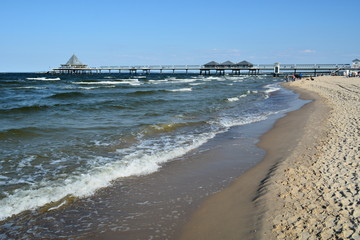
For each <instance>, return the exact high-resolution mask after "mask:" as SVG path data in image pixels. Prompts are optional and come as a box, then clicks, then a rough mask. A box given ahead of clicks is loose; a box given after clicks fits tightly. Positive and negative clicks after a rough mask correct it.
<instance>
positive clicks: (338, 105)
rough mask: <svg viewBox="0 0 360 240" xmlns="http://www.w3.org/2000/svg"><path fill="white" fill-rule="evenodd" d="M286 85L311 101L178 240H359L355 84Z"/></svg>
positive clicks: (358, 90)
mask: <svg viewBox="0 0 360 240" xmlns="http://www.w3.org/2000/svg"><path fill="white" fill-rule="evenodd" d="M285 86H286V87H288V88H291V89H293V90H295V91H297V92H298V93H300V94H301V97H302V98H304V99H311V100H315V101H313V102H311V103H309V104H306V105H305V106H304V107H302V108H301V109H300V110H297V111H294V112H291V113H289V114H288V115H287V116H286V117H284V118H282V119H280V120H279V121H277V123H276V124H275V125H274V127H273V128H272V130H270V131H269V132H268V133H266V134H265V135H264V136H263V137H262V138H261V141H260V143H259V147H261V148H263V149H265V150H266V151H267V154H266V156H265V158H264V160H263V161H262V162H260V163H258V164H257V165H256V166H255V167H254V168H252V169H250V170H249V171H247V172H246V173H245V174H244V175H242V176H241V177H240V178H239V179H237V180H236V181H234V183H233V184H232V185H231V186H230V187H228V188H226V189H225V190H224V191H221V192H219V193H217V194H215V195H213V196H212V197H210V198H209V199H207V200H206V201H205V202H204V203H203V204H202V205H201V206H200V208H199V209H198V210H197V211H196V212H195V213H194V214H193V216H192V218H191V220H190V221H189V223H188V224H187V225H186V226H185V228H184V231H183V234H182V239H360V227H359V222H360V210H359V209H360V207H359V204H360V197H359V182H360V181H359V178H358V173H357V169H358V168H359V153H358V152H359V142H360V140H359V125H360V120H359V115H360V114H359V113H360V105H359V102H360V95H359V94H360V80H359V79H358V78H344V77H329V76H324V77H317V78H315V80H314V81H311V80H307V79H303V80H300V81H295V82H291V83H286V84H285Z"/></svg>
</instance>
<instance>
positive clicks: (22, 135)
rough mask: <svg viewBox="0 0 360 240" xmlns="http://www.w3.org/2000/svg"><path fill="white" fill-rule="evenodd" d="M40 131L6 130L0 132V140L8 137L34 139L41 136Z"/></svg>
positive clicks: (31, 129)
mask: <svg viewBox="0 0 360 240" xmlns="http://www.w3.org/2000/svg"><path fill="white" fill-rule="evenodd" d="M41 131H42V129H39V128H35V127H28V128H16V129H15V128H14V129H7V130H4V131H1V132H0V139H5V138H8V137H20V138H25V137H36V136H40V135H41Z"/></svg>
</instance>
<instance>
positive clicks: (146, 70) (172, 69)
mask: <svg viewBox="0 0 360 240" xmlns="http://www.w3.org/2000/svg"><path fill="white" fill-rule="evenodd" d="M279 70H280V71H279V73H278V74H277V75H288V74H297V73H305V74H313V75H317V74H322V73H335V72H340V71H345V70H354V69H352V68H351V65H350V64H280V68H279ZM52 73H55V74H94V73H129V74H137V73H142V74H150V73H199V74H202V75H211V74H218V75H224V74H233V75H241V74H249V75H260V74H272V73H273V74H274V73H275V66H274V64H258V65H253V66H252V67H241V66H236V65H234V66H213V67H208V66H205V65H145V66H101V67H84V68H81V67H59V68H55V69H53V70H52Z"/></svg>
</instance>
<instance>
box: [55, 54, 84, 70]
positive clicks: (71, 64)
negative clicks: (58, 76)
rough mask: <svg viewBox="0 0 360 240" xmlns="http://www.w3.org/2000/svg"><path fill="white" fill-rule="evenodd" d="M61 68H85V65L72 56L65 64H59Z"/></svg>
mask: <svg viewBox="0 0 360 240" xmlns="http://www.w3.org/2000/svg"><path fill="white" fill-rule="evenodd" d="M61 68H87V65H85V64H83V63H82V62H80V60H79V59H78V58H77V56H75V54H73V55H72V56H71V58H70V59H69V61H67V63H66V64H61Z"/></svg>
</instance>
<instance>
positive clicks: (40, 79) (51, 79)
mask: <svg viewBox="0 0 360 240" xmlns="http://www.w3.org/2000/svg"><path fill="white" fill-rule="evenodd" d="M26 79H27V80H39V81H59V80H61V79H60V78H46V77H37V78H26Z"/></svg>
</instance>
